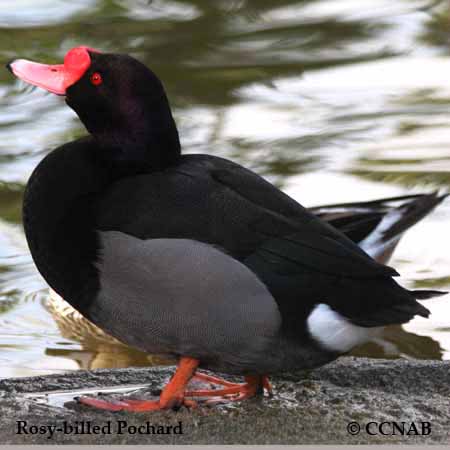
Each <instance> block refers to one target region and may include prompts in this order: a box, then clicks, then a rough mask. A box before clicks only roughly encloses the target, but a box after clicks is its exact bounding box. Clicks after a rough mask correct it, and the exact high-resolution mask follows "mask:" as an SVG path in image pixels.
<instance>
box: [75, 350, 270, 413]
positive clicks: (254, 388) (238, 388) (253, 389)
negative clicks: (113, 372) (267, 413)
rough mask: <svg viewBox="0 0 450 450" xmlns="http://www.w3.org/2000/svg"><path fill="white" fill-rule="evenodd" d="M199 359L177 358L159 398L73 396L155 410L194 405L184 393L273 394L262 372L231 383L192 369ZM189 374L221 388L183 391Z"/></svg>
mask: <svg viewBox="0 0 450 450" xmlns="http://www.w3.org/2000/svg"><path fill="white" fill-rule="evenodd" d="M199 363H200V362H199V361H198V360H197V359H194V358H186V357H183V358H181V359H180V362H179V364H178V368H177V370H176V372H175V374H174V375H173V377H172V379H171V380H170V381H169V383H168V384H167V385H166V386H165V388H164V389H163V390H162V392H161V396H160V398H159V400H131V399H130V400H116V401H106V400H103V399H99V398H93V397H78V398H76V400H77V401H78V403H81V404H83V405H87V406H92V407H94V408H98V409H104V410H107V411H133V412H143V411H157V410H161V409H177V408H179V407H181V406H183V405H184V406H187V407H190V408H195V407H196V406H197V402H196V401H195V400H191V399H187V398H186V397H212V398H210V399H208V400H205V401H204V402H205V403H206V404H212V403H226V402H234V401H238V400H244V399H246V398H250V397H254V396H256V395H258V394H262V393H263V392H264V389H266V390H267V392H268V393H269V395H270V396H271V395H272V386H271V385H270V383H269V380H268V378H267V377H265V376H260V375H257V376H247V377H245V381H246V382H245V383H232V382H230V381H226V380H223V379H221V378H217V377H213V376H211V375H206V374H203V373H195V372H196V370H197V367H198V365H199ZM192 378H196V379H199V380H202V381H207V382H209V383H212V384H216V385H220V386H223V389H210V390H208V389H204V390H192V391H186V387H187V384H188V383H189V381H190V380H191V379H192Z"/></svg>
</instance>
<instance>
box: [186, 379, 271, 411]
mask: <svg viewBox="0 0 450 450" xmlns="http://www.w3.org/2000/svg"><path fill="white" fill-rule="evenodd" d="M195 378H198V379H200V380H202V381H208V382H210V383H213V384H219V385H222V386H224V388H223V389H200V390H193V391H186V392H185V394H184V395H185V396H186V397H213V398H211V399H209V400H206V401H205V403H206V404H213V403H228V402H235V401H240V400H245V399H247V398H251V397H255V396H256V395H261V394H263V392H264V389H265V390H266V391H267V392H268V393H269V396H272V395H273V392H272V386H271V385H270V382H269V379H268V378H267V377H265V376H260V375H256V376H246V377H245V381H246V382H245V383H231V382H229V381H226V380H223V379H221V378H217V377H213V376H210V375H206V374H202V373H197V374H196V375H195Z"/></svg>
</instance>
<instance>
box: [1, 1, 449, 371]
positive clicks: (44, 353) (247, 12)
mask: <svg viewBox="0 0 450 450" xmlns="http://www.w3.org/2000/svg"><path fill="white" fill-rule="evenodd" d="M449 23H450V4H449V2H448V1H431V0H428V1H426V0H424V1H414V0H396V1H392V0H390V1H384V0H364V1H356V0H326V1H325V0H324V1H312V0H311V1H298V0H297V1H289V0H279V1H275V0H257V1H256V0H254V1H245V0H222V1H215V2H210V1H206V0H195V1H194V0H183V1H167V0H154V1H147V0H145V1H144V0H128V1H125V0H115V1H114V0H73V1H71V2H64V1H62V0H42V1H39V2H36V1H34V0H15V1H14V2H12V1H7V0H5V1H3V2H1V3H0V33H1V35H0V37H1V39H0V55H1V59H2V61H3V62H4V63H6V62H7V61H8V60H10V59H13V58H17V57H24V58H28V59H34V60H39V61H47V62H59V61H61V59H62V57H63V56H64V54H65V52H66V51H67V50H68V49H70V48H72V47H73V46H76V45H89V46H91V47H94V48H98V49H100V50H104V51H114V52H125V53H130V54H132V55H133V56H135V57H137V58H139V59H141V60H142V61H144V62H145V63H147V64H148V65H149V66H150V67H152V69H154V71H155V72H156V73H157V74H158V75H159V76H160V77H161V79H162V80H163V81H164V83H165V85H166V88H167V91H168V93H169V97H170V99H171V103H172V106H173V110H174V114H175V118H176V120H177V122H178V125H179V128H180V134H181V139H182V144H183V147H184V150H185V151H186V152H196V153H199V152H207V153H211V154H215V155H220V156H224V157H227V158H231V159H233V160H235V161H237V162H240V163H242V164H244V165H245V166H247V167H250V168H252V169H253V170H255V171H257V172H258V173H260V174H262V175H264V176H265V177H267V178H268V179H270V180H271V181H272V182H274V183H276V184H277V185H278V186H280V187H281V188H283V189H284V190H285V191H286V192H288V193H289V194H290V195H292V196H294V197H295V198H296V199H298V200H299V201H300V202H302V203H303V204H305V205H307V206H311V205H314V204H323V203H327V202H342V201H356V200H365V199H374V198H377V197H383V196H393V195H400V194H406V193H411V192H422V191H431V190H434V189H438V188H439V189H442V190H445V189H448V187H449V184H450V114H449V108H450V58H449V53H450V34H449V32H448V30H449V27H448V26H449ZM83 133H84V130H83V127H82V126H81V125H80V122H79V121H78V119H77V117H76V116H75V114H74V113H73V112H72V111H71V110H70V109H68V108H67V107H66V106H65V104H64V101H63V100H62V99H61V98H58V97H56V96H53V95H51V94H47V93H45V92H44V91H42V90H39V89H32V88H30V87H27V86H25V85H23V84H21V83H20V82H18V81H16V80H14V79H13V77H12V76H11V75H10V74H9V73H8V72H7V71H6V70H1V71H0V376H2V377H11V376H26V375H38V374H44V373H51V372H56V371H60V370H76V369H79V368H96V367H123V366H127V365H146V364H151V363H154V362H155V360H154V359H152V358H151V357H147V356H146V355H143V354H141V353H139V352H137V351H132V350H130V349H127V348H125V347H123V346H120V345H116V344H114V343H113V342H110V341H109V340H107V339H102V337H101V336H100V337H99V336H96V335H95V333H94V334H92V333H87V332H86V330H85V329H84V328H83V326H81V325H76V324H77V322H76V321H75V326H74V323H70V322H64V321H63V320H61V318H60V317H59V318H58V315H57V314H53V315H52V314H51V313H50V312H49V311H48V309H47V308H46V307H45V305H46V304H47V302H48V299H49V295H48V291H47V288H46V286H45V283H44V282H43V281H42V279H41V278H40V276H39V274H38V273H37V271H36V269H35V268H34V266H33V264H32V262H31V259H30V256H29V254H28V250H27V245H26V242H25V239H24V235H23V231H22V227H21V217H20V209H21V198H22V193H23V189H24V185H25V183H26V180H27V179H28V176H29V175H30V172H31V170H32V169H33V167H34V166H35V165H36V164H37V163H38V161H39V160H40V159H41V158H42V157H43V156H44V155H45V154H46V152H48V151H49V150H50V149H52V148H54V147H55V146H58V145H60V144H62V143H64V142H67V141H69V140H71V139H73V138H75V137H77V136H80V135H82V134H83ZM49 214H51V211H49ZM449 220H450V201H447V202H446V203H444V204H443V205H441V206H440V207H439V208H438V209H437V210H436V211H435V212H434V213H433V214H432V215H431V216H429V217H428V218H427V219H425V220H423V221H422V222H421V223H420V224H419V225H417V226H416V227H414V228H413V229H412V230H410V231H409V232H408V233H407V235H406V236H405V237H404V239H403V240H402V242H401V244H400V246H399V248H398V250H397V251H396V253H395V255H394V258H393V260H392V261H391V265H393V266H394V267H395V268H397V270H399V271H400V272H401V274H402V279H401V282H402V283H403V284H405V285H407V286H414V287H416V288H421V287H431V286H432V287H433V288H436V289H444V290H445V289H447V290H448V289H450V252H449V250H450V244H449V238H448V229H449ZM449 300H450V298H449V296H446V297H443V298H439V299H435V300H431V301H428V302H427V306H428V307H430V309H431V311H432V316H431V319H429V320H425V319H421V318H418V319H415V320H413V321H412V322H410V323H409V324H407V325H406V326H404V327H403V329H400V328H398V327H394V328H392V329H390V330H388V336H387V337H386V340H387V341H386V342H385V343H384V344H383V348H381V347H380V346H379V345H378V346H377V345H369V346H366V347H365V348H363V349H358V351H357V352H356V353H357V354H364V355H371V356H389V357H417V358H433V359H441V358H443V359H448V358H450V306H449ZM388 341H389V342H390V343H387V342H388ZM156 362H159V361H156Z"/></svg>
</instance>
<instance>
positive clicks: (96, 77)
mask: <svg viewBox="0 0 450 450" xmlns="http://www.w3.org/2000/svg"><path fill="white" fill-rule="evenodd" d="M9 68H10V70H11V71H12V72H13V73H14V74H15V75H16V76H17V77H19V78H21V79H23V80H24V81H26V82H28V83H31V84H34V85H36V86H39V87H42V88H44V89H46V90H48V91H50V92H53V93H56V94H58V95H65V96H66V103H67V104H68V105H69V106H70V107H71V108H72V109H73V110H74V111H75V112H76V113H77V115H78V117H79V118H80V119H81V121H82V122H83V124H84V125H85V126H86V128H87V130H88V131H89V132H90V133H91V134H92V135H93V136H94V137H95V139H96V140H97V142H98V144H99V146H100V147H101V148H102V149H104V150H105V151H107V153H108V159H109V160H111V161H113V162H114V163H117V164H119V165H129V166H142V167H143V168H144V166H150V167H151V168H159V167H163V166H164V165H167V164H170V163H172V162H174V160H176V159H177V158H178V157H179V154H180V144H179V139H178V132H177V129H176V125H175V122H174V120H173V117H172V113H171V110H170V106H169V102H168V100H167V96H166V93H165V91H164V87H163V85H162V83H161V81H160V80H159V79H158V77H157V76H156V75H155V74H154V73H153V72H152V71H151V70H150V69H149V68H147V67H146V66H145V65H144V64H142V63H141V62H139V61H137V60H136V59H134V58H132V57H131V56H128V55H119V54H107V53H100V52H98V51H96V50H93V49H90V48H87V47H76V48H74V49H72V50H70V51H69V52H68V53H67V55H66V57H65V59H64V64H61V65H53V66H48V65H44V64H38V63H34V62H31V61H26V60H16V61H13V62H12V63H11V64H10V65H9Z"/></svg>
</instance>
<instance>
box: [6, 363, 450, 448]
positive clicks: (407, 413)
mask: <svg viewBox="0 0 450 450" xmlns="http://www.w3.org/2000/svg"><path fill="white" fill-rule="evenodd" d="M449 371H450V363H448V362H440V361H416V360H415V361H410V360H375V359H364V358H354V357H346V358H341V359H339V360H338V361H336V362H335V363H332V364H329V365H327V366H325V367H322V368H320V369H317V370H315V371H312V372H308V373H306V372H302V373H297V374H288V375H285V376H284V377H283V378H281V377H279V378H274V379H273V384H274V388H275V395H274V397H273V398H267V397H266V398H263V399H255V400H249V401H245V402H241V403H235V404H233V405H226V406H224V405H222V406H214V407H206V406H201V407H199V408H197V409H195V410H187V409H185V408H182V409H181V410H179V411H177V412H175V411H165V412H152V413H139V414H138V413H124V412H117V413H109V412H103V411H95V410H92V409H89V408H87V407H82V406H80V405H77V404H76V403H74V402H73V401H70V400H71V399H72V398H73V397H74V396H76V395H79V392H78V391H80V390H87V389H89V388H94V389H98V388H104V387H106V386H108V387H112V386H116V387H123V386H125V385H130V384H133V385H136V384H144V385H146V386H147V388H145V389H143V390H140V391H136V392H133V394H132V396H133V398H148V396H151V395H152V393H153V394H154V393H155V392H154V391H155V390H157V389H159V388H161V387H162V385H163V384H164V382H165V381H167V379H168V378H169V377H170V375H171V373H172V368H152V369H114V370H108V369H100V370H95V371H90V372H86V371H79V372H72V373H67V374H58V375H49V376H43V377H34V378H16V379H4V380H0V407H1V409H0V410H1V417H0V442H1V443H2V444H7V443H9V444H13V443H14V444H16V443H21V444H31V443H33V444H34V443H39V444H50V443H71V444H75V443H79V444H88V443H93V444H127V443H130V444H152V443H158V444H164V443H174V444H191V443H198V444H208V443H214V444H216V443H217V444H237V443H241V444H247V443H250V444H277V443H283V444H319V443H320V444H322V443H337V444H343V443H348V444H361V443H373V444H383V443H394V442H398V443H411V444H419V443H446V444H448V443H450V407H449V406H450V374H449ZM46 391H66V392H64V393H63V395H54V394H51V395H49V396H45V395H44V394H43V392H46ZM107 395H113V396H114V395H117V394H107ZM122 395H123V394H122ZM126 395H131V394H129V393H128V394H126ZM66 400H69V402H68V403H65V401H66ZM64 404H65V406H64ZM18 421H26V422H27V427H26V430H27V431H28V433H29V434H24V433H22V434H17V431H18ZM108 421H109V422H110V425H108ZM118 421H126V422H127V425H128V426H135V427H137V426H141V425H143V426H144V427H143V431H144V432H145V431H146V422H149V423H150V424H152V425H163V426H168V425H173V426H175V425H179V423H180V422H181V430H182V432H183V434H164V435H163V434H138V433H136V434H131V433H130V432H127V431H124V432H123V434H118V433H117V429H118V426H119V425H118ZM391 421H396V422H397V423H399V424H400V423H401V422H406V428H405V429H406V430H409V429H410V427H411V425H410V424H411V422H414V424H415V427H416V428H417V431H418V432H419V433H421V432H422V428H421V423H422V422H429V423H430V427H431V433H430V434H427V435H414V434H410V435H405V436H402V435H400V434H399V431H398V430H397V431H396V434H395V435H388V436H383V435H381V434H379V432H377V427H376V425H375V424H372V425H370V427H369V430H370V431H371V432H374V433H375V432H376V433H377V434H375V435H373V436H371V435H369V434H368V433H367V432H366V430H365V426H366V424H367V423H369V422H378V423H381V422H391ZM64 422H66V423H67V425H71V426H73V427H74V429H75V428H76V425H77V422H78V427H77V429H78V430H80V431H81V425H80V424H81V422H84V423H85V427H86V426H87V425H86V424H87V422H90V426H91V428H92V427H93V426H94V425H100V426H102V427H105V431H108V427H110V429H111V431H112V432H111V434H100V435H96V434H74V433H73V432H72V433H71V434H64V433H63V432H59V431H56V432H55V433H54V434H53V436H52V437H51V438H50V437H49V432H48V430H47V429H46V428H43V429H41V431H43V432H45V433H43V434H34V435H32V434H30V433H31V431H36V430H38V429H32V428H31V427H32V426H36V427H47V426H48V425H56V427H58V428H63V427H64ZM350 422H357V423H358V424H359V425H360V426H361V432H360V433H359V434H357V435H355V436H354V435H351V434H349V432H348V431H347V427H348V424H349V423H350ZM122 423H123V422H122ZM179 428H180V427H179ZM179 428H178V431H179ZM85 429H86V428H85ZM150 430H151V429H150ZM383 430H384V431H386V432H388V431H389V430H392V428H390V425H389V424H387V425H384V426H383ZM412 430H414V428H413V429H412ZM130 431H133V429H132V428H131V429H130ZM426 431H427V429H426V428H425V432H426Z"/></svg>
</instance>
